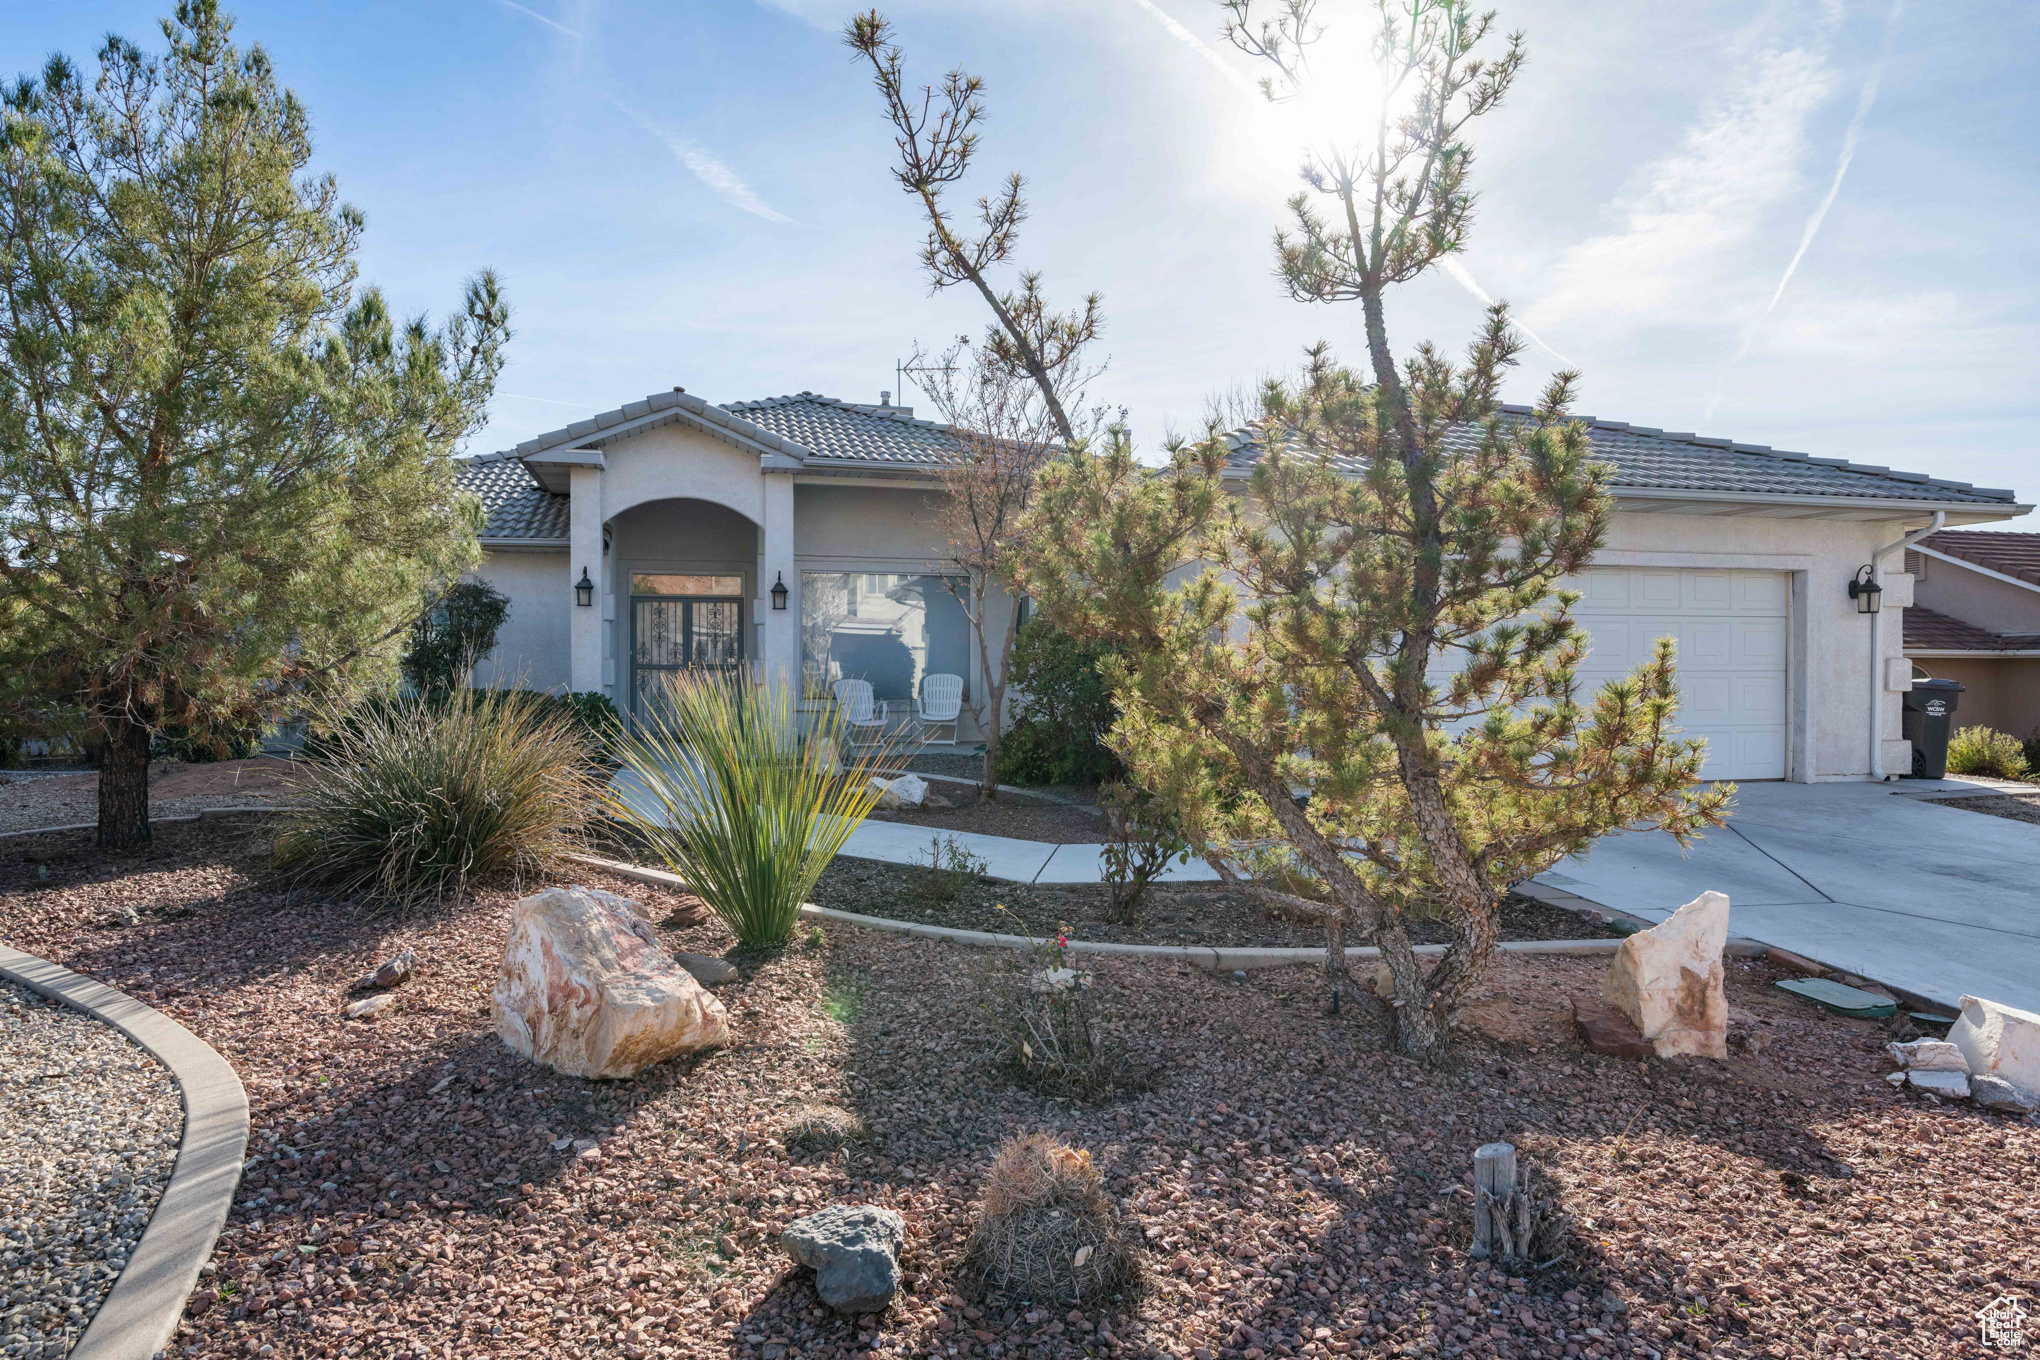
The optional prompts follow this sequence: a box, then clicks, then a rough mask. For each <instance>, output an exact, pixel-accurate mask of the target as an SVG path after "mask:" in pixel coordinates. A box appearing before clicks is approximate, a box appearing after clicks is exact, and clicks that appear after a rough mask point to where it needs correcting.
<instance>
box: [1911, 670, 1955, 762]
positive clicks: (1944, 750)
mask: <svg viewBox="0 0 2040 1360" xmlns="http://www.w3.org/2000/svg"><path fill="white" fill-rule="evenodd" d="M1962 690H1963V686H1961V685H1958V684H1956V683H1955V682H1954V681H1953V680H1915V681H1913V682H1912V688H1911V689H1910V690H1908V691H1906V696H1905V716H1904V718H1903V720H1902V721H1903V730H1904V733H1905V739H1906V740H1907V741H1909V742H1911V743H1912V752H1913V768H1912V777H1913V778H1914V779H1941V778H1945V777H1946V776H1947V773H1948V733H1949V732H1950V731H1951V730H1952V729H1953V728H1954V726H1955V705H1956V702H1957V700H1956V697H1955V696H1956V695H1958V694H1960V693H1962Z"/></svg>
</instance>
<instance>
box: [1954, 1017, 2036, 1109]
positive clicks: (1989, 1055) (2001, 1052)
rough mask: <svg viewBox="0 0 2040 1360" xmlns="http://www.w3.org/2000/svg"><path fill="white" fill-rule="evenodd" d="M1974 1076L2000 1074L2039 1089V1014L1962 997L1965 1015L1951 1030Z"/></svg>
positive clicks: (2006, 1079)
mask: <svg viewBox="0 0 2040 1360" xmlns="http://www.w3.org/2000/svg"><path fill="white" fill-rule="evenodd" d="M1948 1042H1949V1043H1951V1044H1953V1045H1955V1047H1957V1048H1959V1049H1961V1050H1962V1056H1963V1058H1964V1059H1966V1060H1967V1061H1968V1063H1969V1075H1970V1076H1972V1077H1998V1078H2001V1079H2003V1080H2005V1081H2008V1082H2010V1083H2011V1084H2012V1085H2014V1086H2017V1087H2019V1088H2020V1089H2022V1090H2026V1091H2040V1015H2035V1014H2033V1012H2031V1011H2022V1010H2018V1009H2016V1008H2014V1007H2011V1006H2006V1005H2002V1004H2000V1003H1998V1002H1996V1001H1985V1000H1984V999H1982V998H1981V997H1975V996H1965V997H1963V998H1962V1014H1961V1015H1959V1016H1957V1017H1956V1020H1955V1023H1954V1025H1952V1026H1951V1027H1950V1028H1949V1030H1948Z"/></svg>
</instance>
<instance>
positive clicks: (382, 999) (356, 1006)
mask: <svg viewBox="0 0 2040 1360" xmlns="http://www.w3.org/2000/svg"><path fill="white" fill-rule="evenodd" d="M395 1002H396V997H394V996H392V995H390V994H389V993H388V992H384V993H382V994H381V995H380V996H364V997H363V998H361V1000H359V1001H350V1002H348V1003H347V1018H348V1019H349V1020H366V1019H368V1018H369V1017H370V1016H371V1015H380V1014H382V1012H384V1011H386V1010H388V1009H389V1008H390V1007H391V1006H392V1005H393V1004H395Z"/></svg>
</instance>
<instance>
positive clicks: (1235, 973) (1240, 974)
mask: <svg viewBox="0 0 2040 1360" xmlns="http://www.w3.org/2000/svg"><path fill="white" fill-rule="evenodd" d="M1232 980H1233V981H1234V982H1237V983H1244V982H1246V980H1247V970H1246V969H1244V968H1235V969H1233V970H1232Z"/></svg>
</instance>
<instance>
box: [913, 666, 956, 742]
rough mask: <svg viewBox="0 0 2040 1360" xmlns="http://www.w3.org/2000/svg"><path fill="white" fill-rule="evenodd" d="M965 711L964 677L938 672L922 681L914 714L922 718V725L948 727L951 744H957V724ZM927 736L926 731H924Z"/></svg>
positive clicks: (915, 701) (916, 697)
mask: <svg viewBox="0 0 2040 1360" xmlns="http://www.w3.org/2000/svg"><path fill="white" fill-rule="evenodd" d="M962 713H963V677H962V676H960V675H945V674H942V673H940V672H937V673H935V674H933V675H929V676H926V677H924V678H923V679H922V681H921V692H920V693H919V694H918V695H916V696H915V697H914V716H915V717H916V718H919V719H920V720H921V726H922V727H923V728H924V729H925V728H930V727H947V728H948V729H949V744H950V745H951V746H954V745H955V744H956V730H957V724H958V722H959V721H960V720H961V715H962ZM923 735H924V736H925V735H926V733H925V732H924V733H923Z"/></svg>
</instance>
